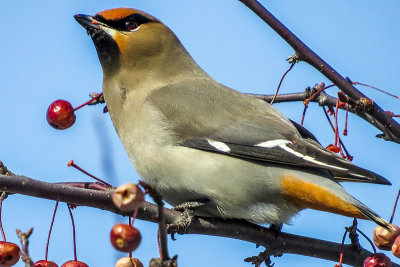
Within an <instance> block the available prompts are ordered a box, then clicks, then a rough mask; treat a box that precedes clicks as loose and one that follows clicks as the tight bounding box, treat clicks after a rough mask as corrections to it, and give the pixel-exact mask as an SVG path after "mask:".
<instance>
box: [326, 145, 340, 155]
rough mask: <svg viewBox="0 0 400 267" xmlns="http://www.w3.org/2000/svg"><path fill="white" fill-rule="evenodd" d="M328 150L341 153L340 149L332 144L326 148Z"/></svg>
mask: <svg viewBox="0 0 400 267" xmlns="http://www.w3.org/2000/svg"><path fill="white" fill-rule="evenodd" d="M326 149H327V150H329V151H332V152H333V153H338V152H339V151H340V148H339V147H337V146H335V145H332V144H330V145H328V146H327V147H326Z"/></svg>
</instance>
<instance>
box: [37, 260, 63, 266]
mask: <svg viewBox="0 0 400 267" xmlns="http://www.w3.org/2000/svg"><path fill="white" fill-rule="evenodd" d="M33 267H58V265H57V264H56V263H55V262H52V261H46V260H40V261H37V262H35V264H33Z"/></svg>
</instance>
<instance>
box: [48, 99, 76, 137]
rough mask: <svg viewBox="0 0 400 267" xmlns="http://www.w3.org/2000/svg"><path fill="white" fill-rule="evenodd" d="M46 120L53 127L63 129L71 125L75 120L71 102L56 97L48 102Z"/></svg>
mask: <svg viewBox="0 0 400 267" xmlns="http://www.w3.org/2000/svg"><path fill="white" fill-rule="evenodd" d="M46 118H47V122H48V123H49V124H50V125H51V126H52V127H53V128H55V129H58V130H64V129H67V128H69V127H71V126H72V125H73V124H74V122H75V120H76V116H75V112H74V108H73V107H72V105H71V103H69V102H68V101H65V100H62V99H58V100H56V101H54V102H53V103H51V104H50V106H49V108H48V109H47V113H46Z"/></svg>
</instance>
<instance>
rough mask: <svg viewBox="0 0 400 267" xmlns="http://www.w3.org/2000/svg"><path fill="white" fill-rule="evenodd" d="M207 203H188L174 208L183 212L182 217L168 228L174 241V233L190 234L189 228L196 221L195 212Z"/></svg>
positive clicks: (201, 201)
mask: <svg viewBox="0 0 400 267" xmlns="http://www.w3.org/2000/svg"><path fill="white" fill-rule="evenodd" d="M207 202H208V201H207V200H198V201H188V202H184V203H182V204H180V205H178V206H175V207H174V210H177V211H181V212H182V216H181V218H179V220H178V221H177V222H174V223H171V224H169V225H168V226H167V229H168V232H169V233H171V237H172V239H174V233H178V234H187V233H188V231H189V227H190V225H191V224H192V222H193V220H194V210H195V209H196V208H198V207H202V206H204V205H205V204H206V203H207Z"/></svg>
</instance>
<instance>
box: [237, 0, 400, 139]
mask: <svg viewBox="0 0 400 267" xmlns="http://www.w3.org/2000/svg"><path fill="white" fill-rule="evenodd" d="M239 1H240V2H242V3H243V4H244V5H246V6H247V7H248V8H249V9H251V10H252V11H253V12H254V13H255V14H256V15H257V16H259V17H260V18H261V19H262V20H263V21H264V22H266V23H267V24H268V25H269V26H270V27H271V28H272V29H273V30H274V31H275V32H276V33H278V34H279V35H280V36H281V37H282V38H283V39H284V40H285V41H286V42H287V43H288V44H289V45H290V46H291V47H292V48H293V49H294V50H295V51H296V55H297V57H298V58H299V59H300V60H302V61H304V62H307V63H308V64H310V65H311V66H313V67H314V68H315V69H317V70H318V71H320V72H321V73H322V74H323V75H324V76H325V77H326V78H328V79H329V80H330V81H331V82H333V83H334V84H335V85H336V86H337V87H338V88H339V89H340V90H342V91H343V92H344V93H345V94H346V95H348V96H349V97H350V98H352V99H353V100H355V101H357V100H362V99H367V100H369V99H368V98H367V97H366V96H365V95H364V94H363V93H361V92H360V91H359V90H357V89H356V88H355V87H354V86H353V85H352V82H351V81H350V79H347V78H346V79H345V78H343V77H342V76H341V75H340V74H339V73H338V72H337V71H336V70H335V69H333V68H332V67H331V66H330V65H329V64H328V63H327V62H325V61H324V60H323V59H322V58H320V57H319V56H318V55H317V54H315V53H314V52H313V51H312V50H311V49H310V48H309V47H308V46H307V45H305V44H304V43H303V42H302V41H301V40H300V39H299V38H298V37H297V36H296V35H294V34H293V33H292V32H291V31H290V30H289V29H288V28H286V27H285V26H284V25H283V24H282V23H281V22H280V21H279V20H278V19H276V18H275V17H274V16H273V15H272V14H271V13H270V12H269V11H268V10H267V9H266V8H265V7H264V6H262V5H261V4H260V3H259V2H258V1H257V0H239ZM364 113H365V114H364V115H363V116H365V117H366V118H365V119H366V120H368V121H369V122H370V123H372V122H373V124H374V125H375V126H376V127H378V128H379V130H381V131H382V132H383V134H382V135H379V137H381V138H383V139H385V140H387V141H393V142H396V143H400V125H399V124H398V123H397V122H396V121H395V120H394V119H393V118H392V117H391V116H390V115H389V114H387V113H386V112H385V111H384V110H383V109H382V108H380V107H379V106H378V104H377V103H375V102H373V105H372V108H371V109H370V110H364Z"/></svg>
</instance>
